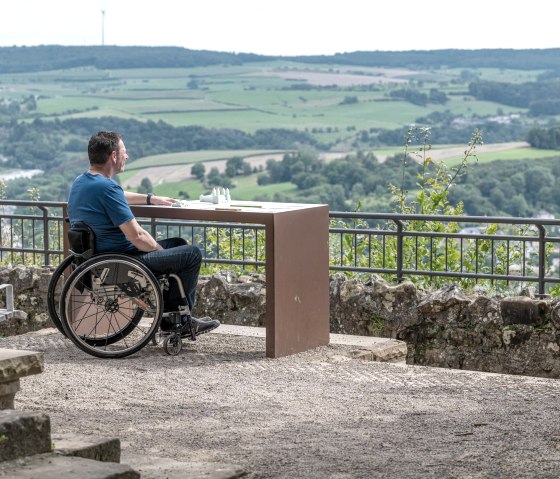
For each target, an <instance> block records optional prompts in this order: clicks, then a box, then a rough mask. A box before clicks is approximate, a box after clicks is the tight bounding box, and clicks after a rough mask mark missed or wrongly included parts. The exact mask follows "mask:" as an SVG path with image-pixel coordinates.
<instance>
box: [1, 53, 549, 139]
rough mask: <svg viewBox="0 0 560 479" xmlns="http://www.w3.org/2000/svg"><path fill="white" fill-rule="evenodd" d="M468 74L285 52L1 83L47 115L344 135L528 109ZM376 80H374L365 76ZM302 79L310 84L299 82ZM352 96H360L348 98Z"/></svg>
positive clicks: (6, 93)
mask: <svg viewBox="0 0 560 479" xmlns="http://www.w3.org/2000/svg"><path fill="white" fill-rule="evenodd" d="M474 73H476V74H477V75H478V76H479V77H480V78H483V79H492V80H498V81H512V82H514V81H518V82H521V81H529V80H534V79H535V78H536V76H537V74H538V73H539V72H534V71H530V72H525V71H514V70H498V69H483V68H480V69H476V70H475V71H474ZM460 75H461V71H459V70H457V69H438V70H437V71H430V72H427V71H426V72H417V71H409V72H406V71H399V72H398V74H397V73H396V72H394V71H392V70H390V69H383V68H366V67H337V66H336V65H320V64H318V65H309V64H307V65H302V64H297V63H294V62H287V61H286V62H274V63H267V62H262V63H251V64H247V65H241V66H224V65H218V66H212V67H197V68H168V69H163V68H162V69H154V68H152V69H149V68H146V69H141V68H140V69H126V70H124V69H123V70H96V69H94V68H91V67H88V68H75V69H68V70H61V71H49V72H37V73H33V74H29V73H25V74H2V75H0V91H1V96H3V97H5V98H17V97H19V98H21V97H26V96H28V95H33V96H35V98H36V99H37V100H36V103H37V110H36V111H35V112H34V115H35V116H36V115H39V116H41V117H42V118H43V119H56V118H59V119H64V118H82V117H102V116H117V117H121V118H126V119H130V118H134V119H137V120H140V121H145V120H153V121H159V120H162V121H165V122H168V123H170V124H172V125H174V126H188V125H200V126H203V127H207V128H236V129H239V130H242V131H245V132H248V133H253V132H255V131H256V130H258V129H262V128H288V129H300V130H305V131H307V132H309V133H311V134H313V135H315V136H316V138H317V139H319V140H320V141H329V142H334V143H336V142H341V143H343V144H344V143H345V142H347V141H348V139H349V138H353V137H354V136H355V135H356V134H357V132H358V131H362V130H364V131H368V130H372V129H379V128H381V129H396V128H402V127H403V126H404V125H409V124H412V123H415V122H416V119H417V118H419V117H423V116H426V115H428V114H430V113H432V112H444V111H449V112H450V113H452V114H455V115H464V116H466V117H470V116H473V115H478V116H485V115H496V114H498V112H500V113H501V114H504V115H507V114H510V113H519V114H523V113H525V111H524V109H522V108H511V107H506V106H503V105H498V104H495V103H492V102H484V101H477V100H475V99H473V98H471V97H469V96H468V95H467V94H466V93H465V92H466V90H467V84H466V83H464V82H463V83H461V82H459V81H458V79H459V78H460ZM348 78H350V80H349V79H348ZM380 80H382V81H380ZM193 81H194V83H193ZM352 82H357V83H356V84H352ZM368 82H369V86H367V85H364V84H366V83H368ZM373 82H379V83H373ZM403 82H404V83H403ZM407 82H408V83H407ZM410 82H412V83H410ZM360 83H361V84H362V86H360V85H359V84H360ZM302 85H306V86H307V87H308V89H297V88H300V87H301V86H302ZM397 87H398V88H403V87H407V88H408V87H414V88H416V89H418V90H419V91H422V92H429V91H430V89H434V88H435V89H437V90H439V91H442V92H445V93H448V94H449V95H448V101H447V103H446V104H445V105H438V104H433V103H429V104H428V105H426V106H418V105H413V104H412V103H410V102H406V101H402V100H399V99H395V98H392V97H390V95H389V93H390V92H391V91H392V90H394V89H395V88H397ZM453 93H455V95H453ZM457 93H458V94H457ZM348 97H355V101H353V102H349V103H348V102H346V103H345V100H347V98H348ZM466 141H468V139H465V142H466Z"/></svg>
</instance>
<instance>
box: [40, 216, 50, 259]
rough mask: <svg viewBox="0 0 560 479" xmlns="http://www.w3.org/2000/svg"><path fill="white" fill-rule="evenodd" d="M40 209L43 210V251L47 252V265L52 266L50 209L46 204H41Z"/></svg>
mask: <svg viewBox="0 0 560 479" xmlns="http://www.w3.org/2000/svg"><path fill="white" fill-rule="evenodd" d="M39 209H40V210H41V211H42V212H43V252H44V254H45V266H50V265H51V254H50V247H49V246H50V244H49V209H48V208H47V207H46V206H39Z"/></svg>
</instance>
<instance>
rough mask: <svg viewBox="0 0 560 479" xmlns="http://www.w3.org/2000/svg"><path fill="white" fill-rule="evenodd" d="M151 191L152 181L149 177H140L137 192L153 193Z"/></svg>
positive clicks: (152, 188)
mask: <svg viewBox="0 0 560 479" xmlns="http://www.w3.org/2000/svg"><path fill="white" fill-rule="evenodd" d="M153 191H154V187H153V185H152V181H151V180H150V178H142V181H141V182H140V186H139V187H138V193H144V194H148V193H153Z"/></svg>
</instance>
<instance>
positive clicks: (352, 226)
mask: <svg viewBox="0 0 560 479" xmlns="http://www.w3.org/2000/svg"><path fill="white" fill-rule="evenodd" d="M65 205H66V204H65V203H61V202H36V201H9V200H3V201H0V237H1V243H0V257H1V259H2V260H3V261H4V262H10V263H27V264H37V265H41V264H42V265H47V266H50V265H56V264H58V262H59V261H60V260H61V258H62V256H63V239H62V235H63V221H64V218H63V214H64V213H63V211H64V207H65ZM330 217H331V227H330V228H329V248H330V269H331V270H332V271H343V272H346V273H368V274H371V273H376V274H382V275H385V277H387V278H388V279H393V280H395V281H397V282H400V281H403V280H405V279H413V280H415V281H429V282H437V281H443V280H449V279H454V280H460V281H463V282H471V284H472V283H478V282H490V283H492V284H498V285H505V286H506V287H509V286H510V285H512V284H517V285H525V284H529V283H533V284H535V285H536V286H537V289H538V293H539V294H540V295H545V294H546V293H547V291H548V289H549V288H550V287H553V286H555V285H557V284H558V283H560V267H559V261H560V237H559V236H557V234H558V232H559V231H560V221H559V220H554V219H536V218H504V217H491V218H489V217H477V216H434V215H401V214H394V213H349V212H331V213H330ZM139 221H140V223H141V224H143V225H144V226H145V227H146V228H147V229H148V230H150V231H151V233H152V235H153V236H155V237H156V238H159V237H167V236H181V237H184V238H186V239H187V240H188V241H189V242H191V243H192V244H196V245H197V246H199V247H200V248H201V250H202V251H203V255H204V261H205V262H206V263H207V264H231V265H238V266H242V267H251V268H257V269H258V268H262V267H263V266H264V264H265V263H264V260H265V253H264V251H265V246H264V244H265V242H264V235H265V232H264V227H262V226H258V225H253V224H250V225H249V224H238V223H217V222H200V221H196V222H193V221H179V220H162V219H157V218H152V219H149V220H144V219H142V218H140V219H139Z"/></svg>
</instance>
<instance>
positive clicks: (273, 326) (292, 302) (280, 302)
mask: <svg viewBox="0 0 560 479" xmlns="http://www.w3.org/2000/svg"><path fill="white" fill-rule="evenodd" d="M231 203H232V205H231V206H230V207H225V206H224V205H214V204H211V203H201V202H199V201H190V202H188V206H187V207H184V208H176V207H163V206H143V205H142V206H132V207H131V209H132V211H133V213H134V214H135V215H136V217H138V218H162V219H181V220H204V221H227V222H234V223H250V224H259V225H264V226H265V234H266V263H265V271H266V355H267V356H268V357H271V358H278V357H281V356H286V355H289V354H294V353H298V352H302V351H305V350H307V349H311V348H315V347H317V346H322V345H326V344H328V343H329V247H328V243H329V208H328V206H327V205H306V204H297V203H266V202H265V203H254V202H242V201H239V202H237V201H232V202H231Z"/></svg>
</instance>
